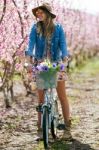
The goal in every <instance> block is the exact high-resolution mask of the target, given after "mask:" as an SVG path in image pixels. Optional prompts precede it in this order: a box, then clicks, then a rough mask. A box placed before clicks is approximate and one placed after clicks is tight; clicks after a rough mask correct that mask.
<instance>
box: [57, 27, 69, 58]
mask: <svg viewBox="0 0 99 150" xmlns="http://www.w3.org/2000/svg"><path fill="white" fill-rule="evenodd" d="M59 46H60V50H61V52H62V59H63V58H64V57H66V56H68V55H69V51H68V50H67V42H66V36H65V33H64V30H63V27H62V26H61V25H60V32H59Z"/></svg>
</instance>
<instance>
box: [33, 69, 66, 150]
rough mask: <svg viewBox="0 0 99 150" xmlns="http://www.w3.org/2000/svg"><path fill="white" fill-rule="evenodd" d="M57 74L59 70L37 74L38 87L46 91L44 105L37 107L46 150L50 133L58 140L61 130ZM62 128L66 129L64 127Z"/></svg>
mask: <svg viewBox="0 0 99 150" xmlns="http://www.w3.org/2000/svg"><path fill="white" fill-rule="evenodd" d="M35 67H37V66H33V68H34V70H35ZM36 69H37V68H36ZM34 72H35V71H34ZM57 72H58V70H57V69H56V70H55V69H52V70H51V71H50V69H49V71H47V70H45V71H44V72H39V74H36V75H37V76H36V79H37V80H36V83H37V87H39V88H40V89H44V91H45V94H44V103H43V104H42V105H39V106H37V107H36V110H37V111H38V112H41V129H42V133H43V143H44V148H45V149H46V148H48V138H49V131H51V134H52V137H53V138H54V139H56V137H57V129H59V130H61V128H60V126H59V113H58V103H57V100H58V97H57V95H56V92H55V88H56V86H57ZM42 85H43V87H42ZM40 86H41V87H40ZM60 125H61V124H60ZM62 128H64V126H63V127H62Z"/></svg>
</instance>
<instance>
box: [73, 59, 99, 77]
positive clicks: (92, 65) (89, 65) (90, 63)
mask: <svg viewBox="0 0 99 150" xmlns="http://www.w3.org/2000/svg"><path fill="white" fill-rule="evenodd" d="M73 72H74V73H85V74H87V75H92V76H94V75H96V74H98V73H99V58H92V59H90V60H87V61H86V62H84V64H82V65H79V67H77V68H75V69H74V70H73Z"/></svg>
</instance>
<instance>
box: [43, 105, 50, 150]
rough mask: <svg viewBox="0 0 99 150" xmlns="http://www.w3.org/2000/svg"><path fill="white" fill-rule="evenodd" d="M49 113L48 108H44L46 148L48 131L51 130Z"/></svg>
mask: <svg viewBox="0 0 99 150" xmlns="http://www.w3.org/2000/svg"><path fill="white" fill-rule="evenodd" d="M48 120H49V113H48V108H47V107H44V108H43V142H44V148H48V132H49V126H48V124H49V121H48Z"/></svg>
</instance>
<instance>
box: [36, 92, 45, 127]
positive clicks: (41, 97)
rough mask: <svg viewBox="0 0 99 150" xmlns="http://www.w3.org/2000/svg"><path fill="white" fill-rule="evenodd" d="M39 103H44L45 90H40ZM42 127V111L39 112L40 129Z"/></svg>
mask: <svg viewBox="0 0 99 150" xmlns="http://www.w3.org/2000/svg"><path fill="white" fill-rule="evenodd" d="M37 92H38V104H42V103H43V102H44V90H38V91H37ZM40 127H41V113H40V112H38V129H40Z"/></svg>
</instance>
